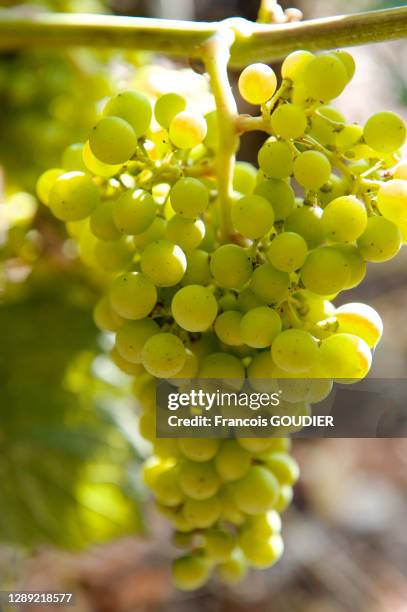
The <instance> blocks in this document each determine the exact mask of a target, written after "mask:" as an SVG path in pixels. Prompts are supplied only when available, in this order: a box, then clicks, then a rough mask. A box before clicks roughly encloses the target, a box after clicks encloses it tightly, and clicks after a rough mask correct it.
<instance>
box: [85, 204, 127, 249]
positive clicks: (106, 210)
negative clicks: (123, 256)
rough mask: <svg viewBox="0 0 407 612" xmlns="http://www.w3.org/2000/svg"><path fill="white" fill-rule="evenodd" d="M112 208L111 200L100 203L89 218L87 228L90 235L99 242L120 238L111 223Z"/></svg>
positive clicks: (119, 234)
mask: <svg viewBox="0 0 407 612" xmlns="http://www.w3.org/2000/svg"><path fill="white" fill-rule="evenodd" d="M114 206H115V203H114V202H113V201H112V200H106V201H105V202H101V203H100V204H99V206H97V207H96V208H95V209H94V211H93V213H92V214H91V216H90V219H89V227H90V229H91V231H92V234H94V235H95V236H96V238H99V239H100V240H107V241H109V240H118V239H119V238H120V236H121V233H120V232H119V230H118V229H117V227H116V225H115V223H114V221H113V208H114Z"/></svg>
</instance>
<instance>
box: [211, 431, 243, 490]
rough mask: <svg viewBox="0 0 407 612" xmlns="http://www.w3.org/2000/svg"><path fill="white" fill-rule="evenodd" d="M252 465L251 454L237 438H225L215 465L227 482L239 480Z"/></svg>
mask: <svg viewBox="0 0 407 612" xmlns="http://www.w3.org/2000/svg"><path fill="white" fill-rule="evenodd" d="M250 465H251V455H250V453H249V452H247V451H246V450H245V449H244V448H242V446H241V445H240V444H238V443H237V442H236V441H235V440H224V441H223V442H222V446H221V447H220V449H219V451H218V453H217V455H216V457H215V467H216V470H217V472H218V474H219V476H220V477H221V478H222V480H224V481H225V482H233V481H234V480H239V479H240V478H242V477H243V476H244V475H245V474H246V473H247V472H248V471H249V468H250Z"/></svg>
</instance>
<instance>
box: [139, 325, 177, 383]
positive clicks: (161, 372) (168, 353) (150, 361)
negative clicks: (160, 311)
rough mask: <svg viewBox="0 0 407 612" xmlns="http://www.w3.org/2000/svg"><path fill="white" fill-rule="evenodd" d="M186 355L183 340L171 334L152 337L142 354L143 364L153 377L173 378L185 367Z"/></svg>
mask: <svg viewBox="0 0 407 612" xmlns="http://www.w3.org/2000/svg"><path fill="white" fill-rule="evenodd" d="M185 360H186V353H185V348H184V345H183V344H182V342H181V340H180V339H179V338H178V337H177V336H174V334H169V333H159V334H154V335H153V336H151V337H150V338H149V339H148V340H147V342H146V343H145V345H144V347H143V350H142V352H141V363H142V364H143V366H144V367H145V369H146V370H147V372H148V373H149V374H151V375H152V376H156V377H157V378H171V376H175V375H176V374H177V373H178V372H179V371H180V370H181V368H182V367H183V366H184V364H185Z"/></svg>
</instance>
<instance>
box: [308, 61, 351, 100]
mask: <svg viewBox="0 0 407 612" xmlns="http://www.w3.org/2000/svg"><path fill="white" fill-rule="evenodd" d="M303 79H304V84H305V88H306V90H307V92H308V95H309V96H311V97H312V98H313V99H314V100H319V101H321V102H329V100H333V98H336V97H337V96H339V94H340V93H342V91H343V90H344V89H345V87H346V84H347V82H348V80H349V79H348V72H347V69H346V68H345V66H344V63H343V62H342V61H341V60H340V59H339V58H338V57H336V56H335V55H334V54H333V53H326V54H324V55H318V56H317V57H315V58H314V59H313V60H312V61H311V62H309V64H308V65H307V66H306V68H305V70H304V73H303Z"/></svg>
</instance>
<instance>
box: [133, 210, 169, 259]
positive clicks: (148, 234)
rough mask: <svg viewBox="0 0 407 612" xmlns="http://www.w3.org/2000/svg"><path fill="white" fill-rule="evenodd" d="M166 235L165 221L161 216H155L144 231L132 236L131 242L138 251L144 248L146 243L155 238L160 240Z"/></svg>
mask: <svg viewBox="0 0 407 612" xmlns="http://www.w3.org/2000/svg"><path fill="white" fill-rule="evenodd" d="M166 236H167V223H166V221H165V219H163V218H162V217H156V218H155V219H154V220H153V222H152V224H151V225H149V227H148V228H147V229H146V231H145V232H142V233H141V234H137V235H136V236H134V238H133V244H134V246H135V247H136V249H139V250H140V251H141V250H143V249H145V248H146V246H147V245H148V244H150V243H151V242H154V241H156V240H161V239H163V238H166Z"/></svg>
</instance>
